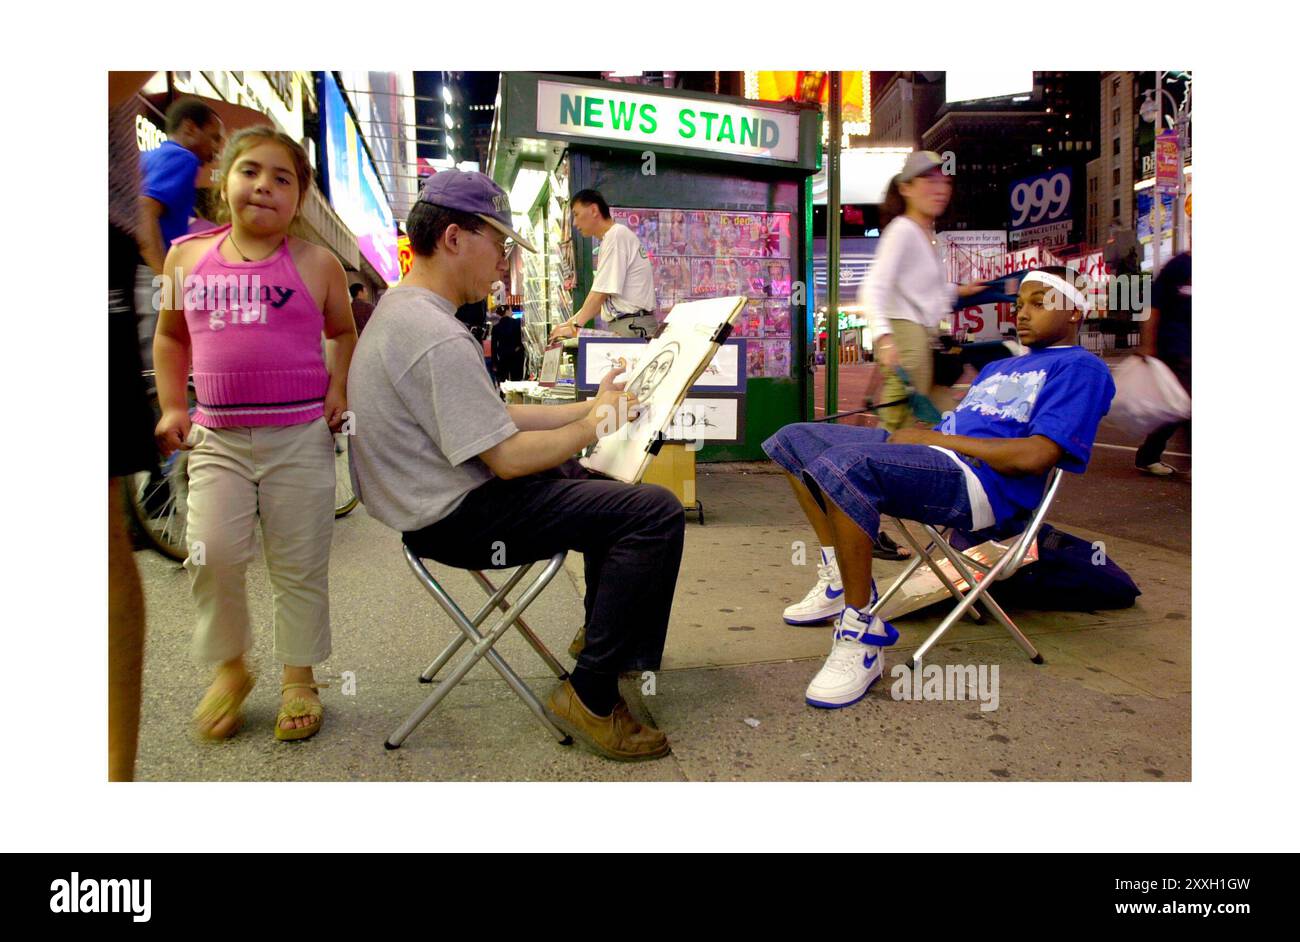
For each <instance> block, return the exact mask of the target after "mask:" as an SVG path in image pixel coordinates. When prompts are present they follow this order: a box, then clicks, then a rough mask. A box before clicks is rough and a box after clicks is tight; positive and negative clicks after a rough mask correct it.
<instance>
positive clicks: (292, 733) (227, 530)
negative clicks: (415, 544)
mask: <svg viewBox="0 0 1300 942" xmlns="http://www.w3.org/2000/svg"><path fill="white" fill-rule="evenodd" d="M221 177H222V182H221V204H222V208H223V212H224V214H225V215H226V216H228V218H229V222H228V224H227V225H225V226H221V227H220V228H218V229H216V230H213V231H212V232H204V233H199V234H195V235H190V236H186V237H184V238H181V239H178V240H176V241H175V242H174V243H173V244H172V247H171V250H170V251H169V252H168V254H167V260H166V263H165V266H164V290H163V300H162V304H161V309H160V313H159V318H158V329H157V333H156V335H155V337H154V365H155V368H156V371H157V382H158V398H159V402H160V404H161V406H162V419H161V420H160V421H159V423H158V428H157V438H158V443H159V446H160V448H161V449H162V451H163V453H164V454H170V453H171V452H172V451H175V450H176V449H184V450H187V451H188V452H189V455H188V460H187V462H186V470H187V473H188V477H189V502H188V514H189V517H188V526H189V531H188V539H189V541H190V547H189V549H190V553H189V558H187V559H186V560H185V568H186V569H188V570H189V572H190V575H191V584H192V591H193V596H194V600H195V603H196V605H197V607H198V626H197V630H196V632H195V637H194V649H195V655H196V657H197V658H198V659H199V660H200V661H201V662H204V663H208V664H215V665H217V667H216V678H215V679H214V680H213V682H212V685H211V687H210V688H209V689H208V692H207V695H206V696H205V697H204V698H203V701H202V702H201V703H200V704H199V708H198V710H197V711H196V713H195V722H196V727H197V730H198V732H199V734H200V735H202V736H205V737H210V738H224V737H226V736H230V735H233V734H234V733H235V731H236V730H237V729H238V727H239V723H240V720H241V706H242V704H243V701H244V698H245V697H246V696H247V695H248V693H249V691H250V690H251V689H252V686H253V678H252V675H251V674H250V672H249V670H248V667H247V666H246V665H245V663H244V656H245V654H246V653H247V652H248V650H249V648H250V647H251V646H252V631H251V625H250V620H249V612H248V600H247V596H246V593H245V590H244V572H245V570H246V568H247V566H248V563H249V561H250V560H251V559H252V556H253V553H254V531H255V529H257V527H258V526H259V524H260V528H261V531H262V544H263V547H264V551H265V554H266V563H267V569H268V571H269V574H270V580H271V586H272V598H273V607H274V624H275V657H276V660H277V661H279V662H280V663H282V664H283V665H284V675H283V677H284V680H283V684H282V687H281V694H282V703H281V710H280V715H279V717H278V718H277V720H276V728H275V736H276V738H277V739H304V738H306V737H308V736H311V735H313V734H314V733H315V732H316V731H317V730H319V729H320V722H321V716H322V710H321V706H320V699H319V697H318V696H317V695H316V684H315V680H314V677H313V673H312V667H313V666H314V665H316V664H319V663H321V662H322V661H324V660H325V659H326V658H327V657H329V653H330V627H329V584H328V575H329V546H330V537H331V533H332V529H333V521H334V438H333V434H332V433H333V432H334V431H337V430H338V429H339V428H340V426H341V425H342V424H343V420H344V413H345V411H346V409H347V396H346V391H347V373H348V363H349V362H350V361H351V359H352V350H353V347H354V346H355V345H356V340H357V335H356V328H355V327H354V326H353V322H352V307H351V298H350V297H349V295H348V283H347V278H346V276H345V274H344V271H343V266H342V265H340V264H339V261H338V259H336V258H335V257H334V256H333V255H332V254H331V253H330V252H329V251H327V250H326V249H324V248H321V247H320V246H318V245H314V244H312V243H311V242H306V241H304V240H302V239H298V238H294V237H292V236H290V234H289V230H290V226H291V225H292V223H293V222H294V220H295V219H296V218H297V216H298V213H299V212H300V211H301V210H302V205H303V200H304V199H305V198H306V195H307V192H308V190H309V189H310V188H311V185H312V173H311V166H310V164H309V163H308V159H307V154H306V152H305V151H304V150H303V149H302V147H301V146H299V145H298V143H297V142H295V141H294V140H293V139H292V138H290V137H288V136H287V135H284V134H281V133H280V132H278V131H275V130H273V129H271V128H267V127H254V128H248V129H245V130H243V131H241V132H239V133H238V134H236V135H235V136H234V137H232V138H231V139H230V142H229V143H228V144H227V145H226V149H225V152H224V154H223V155H222V161H221ZM168 282H170V284H168ZM169 288H170V290H168V289H169ZM322 334H323V335H324V337H325V339H326V344H325V347H326V350H325V355H322V344H321V337H322ZM191 370H193V373H194V389H195V397H196V399H197V400H198V404H197V408H196V410H195V412H194V415H193V418H192V421H191V416H190V414H189V410H188V408H187V403H186V376H187V374H188V373H189V372H190V371H191Z"/></svg>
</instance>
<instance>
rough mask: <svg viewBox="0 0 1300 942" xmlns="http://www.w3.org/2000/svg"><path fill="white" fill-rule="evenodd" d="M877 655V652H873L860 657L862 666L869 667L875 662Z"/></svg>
mask: <svg viewBox="0 0 1300 942" xmlns="http://www.w3.org/2000/svg"><path fill="white" fill-rule="evenodd" d="M878 657H880V655H879V654H873V655H872V656H871V657H864V658H863V659H862V666H863V667H866V668H870V667H871V665H873V664H875V663H876V658H878Z"/></svg>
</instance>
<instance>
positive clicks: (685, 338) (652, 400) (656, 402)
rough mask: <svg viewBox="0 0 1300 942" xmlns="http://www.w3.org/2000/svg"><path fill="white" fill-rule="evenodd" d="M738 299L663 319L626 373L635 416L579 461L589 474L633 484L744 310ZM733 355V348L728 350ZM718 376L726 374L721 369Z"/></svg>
mask: <svg viewBox="0 0 1300 942" xmlns="http://www.w3.org/2000/svg"><path fill="white" fill-rule="evenodd" d="M744 304H745V299H744V298H743V297H739V296H730V297H722V298H708V299H705V300H699V301H684V302H682V303H680V304H678V305H676V306H675V307H674V308H673V310H672V311H671V312H670V313H669V315H668V317H667V319H666V320H665V327H664V331H663V333H661V334H660V335H659V337H657V338H656V339H655V340H652V341H651V342H650V344H649V345H648V346H646V347H644V348H642V353H641V358H640V360H639V363H638V365H637V366H636V367H635V368H633V369H631V370H629V372H630V373H631V379H629V380H628V381H627V385H626V387H625V389H626V391H627V392H628V393H631V394H632V395H634V396H636V398H637V402H638V406H637V408H638V411H639V412H640V415H639V416H638V417H637V418H636V419H635V420H634V421H632V422H629V423H628V424H627V425H626V426H623V427H622V428H620V429H619V430H618V431H617V432H615V433H613V434H611V435H608V436H606V437H605V438H603V439H601V440H600V441H599V442H598V443H597V444H596V445H595V446H593V447H592V449H591V450H590V451H589V452H588V454H587V457H586V458H584V459H582V463H583V464H584V465H586V466H587V467H588V468H591V469H592V470H594V471H599V472H601V473H603V474H607V475H609V476H610V477H612V478H615V479H617V480H620V481H626V482H627V483H636V482H637V481H639V480H640V479H641V474H642V472H643V471H644V470H645V467H646V465H648V464H649V461H650V458H651V454H650V452H651V448H652V445H653V443H654V441H655V440H656V439H657V438H658V437H659V435H660V433H661V432H663V431H664V430H665V429H666V428H667V427H668V425H669V423H670V422H671V421H672V419H673V416H674V414H675V413H676V411H677V407H678V405H679V404H680V403H681V401H682V399H683V398H684V397H685V395H686V391H687V389H688V388H689V387H690V386H691V384H692V383H694V382H695V381H696V379H697V378H698V377H699V376H700V375H701V374H703V373H705V371H706V370H708V368H709V366H710V363H711V361H712V360H713V358H714V357H715V356H716V355H717V353H718V351H719V347H720V344H719V343H718V342H716V341H715V339H714V338H715V337H718V336H719V331H720V330H721V329H722V328H723V326H724V325H727V324H730V323H731V321H732V320H733V319H734V318H735V316H736V314H737V312H739V311H740V310H741V308H743V307H744ZM731 349H732V350H733V351H736V352H734V353H731V354H730V355H731V356H733V357H735V356H737V354H738V350H737V349H736V348H735V347H734V346H733V347H732V348H731ZM719 372H720V373H721V374H723V375H725V373H727V372H729V370H728V369H727V366H726V365H721V369H720V371H719Z"/></svg>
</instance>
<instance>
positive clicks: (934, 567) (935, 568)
mask: <svg viewBox="0 0 1300 942" xmlns="http://www.w3.org/2000/svg"><path fill="white" fill-rule="evenodd" d="M898 528H899V530H900V531H901V532H902V534H903V539H905V540H907V542H908V544H909V545H910V546H911V547H912V551H913V552H914V553H918V554H921V555H922V556H924V557H925V558H924V559H923V560H922V562H924V563H926V564H927V565H928V566H929V567H930V571H931V572H933V573H934V574H935V575H936V576H938V577H939V581H940V582H942V583H943V585H944V588H946V589H947V590H948V592H949V593H950V594H951V595H952V597H953V598H955V599H957V600H958V601H960V600H961V598H962V594H961V590H960V589H958V588H957V586H956V585H954V584H953V581H952V580H951V579H949V578H948V576H947V574H946V573H945V572H944V571H943V569H941V568H940V567H939V564H938V563H937V562H936V561H935V560H933V559H931V557H930V554H929V552H923V551H922V550H921V544H920V543H918V542H917V540H916V537H914V536H912V534H911V532H909V531H908V529H907V527H906V526H904V525H903V524H902V522H901V521H900V523H899V527H898ZM967 609H969V610H970V617H971V620H973V621H977V622H978V621H982V620H983V616H982V615H980V613H979V611H978V610H977V609H974V608H970V606H967V607H966V608H963V609H962V611H963V612H965V611H967Z"/></svg>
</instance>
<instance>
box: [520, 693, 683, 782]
mask: <svg viewBox="0 0 1300 942" xmlns="http://www.w3.org/2000/svg"><path fill="white" fill-rule="evenodd" d="M546 708H547V710H548V711H550V714H551V718H552V719H553V720H554V721H555V723H556V725H557V726H559V727H560V729H562V730H564V731H565V732H566V733H568V734H569V735H570V736H572V737H573V738H575V739H580V740H582V741H583V742H584V743H586V744H587V745H588V746H590V747H591V748H592V749H593V750H595V751H596V752H598V753H599V754H600V755H602V756H605V757H606V758H607V759H617V760H618V761H620V762H636V761H638V760H641V759H660V758H663V757H664V756H666V755H668V753H669V752H670V751H671V750H670V747H669V745H668V737H667V736H665V735H664V734H663V733H662V732H660V731H659V730H657V729H655V728H654V727H653V726H643V725H642V724H640V723H638V722H637V721H636V720H635V719H633V718H632V714H631V713H629V712H628V709H627V704H626V703H624V702H623V701H622V700H620V701H619V702H618V703H617V704H616V705H615V707H614V711H613V712H612V713H611V714H610V715H609V716H596V715H595V714H593V713H592V712H591V711H590V710H588V709H587V708H586V707H585V706H584V705H583V703H582V701H581V700H579V699H578V695H577V693H576V692H575V691H574V689H573V685H572V684H570V683H569V682H568V681H567V680H566V681H565V682H564V683H562V684H560V685H559V686H558V687H556V688H555V690H553V691H552V692H551V696H550V697H549V698H548V699H547V701H546Z"/></svg>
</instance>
